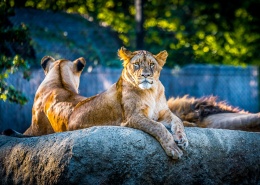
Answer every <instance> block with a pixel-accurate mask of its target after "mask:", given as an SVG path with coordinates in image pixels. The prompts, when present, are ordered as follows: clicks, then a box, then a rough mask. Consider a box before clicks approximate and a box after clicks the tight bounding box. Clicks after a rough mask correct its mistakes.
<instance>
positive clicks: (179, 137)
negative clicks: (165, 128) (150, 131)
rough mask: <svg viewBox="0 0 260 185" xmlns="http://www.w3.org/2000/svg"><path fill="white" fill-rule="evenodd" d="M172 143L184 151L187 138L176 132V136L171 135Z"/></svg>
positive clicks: (183, 134)
mask: <svg viewBox="0 0 260 185" xmlns="http://www.w3.org/2000/svg"><path fill="white" fill-rule="evenodd" d="M173 138H174V141H175V142H176V144H177V145H178V146H179V147H181V148H182V149H186V148H187V147H188V145H189V142H188V139H187V136H186V134H185V133H184V132H180V131H179V132H177V133H176V134H174V135H173Z"/></svg>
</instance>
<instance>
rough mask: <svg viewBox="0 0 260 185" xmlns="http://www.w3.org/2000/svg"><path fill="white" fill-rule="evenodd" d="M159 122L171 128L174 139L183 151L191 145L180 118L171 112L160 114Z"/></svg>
mask: <svg viewBox="0 0 260 185" xmlns="http://www.w3.org/2000/svg"><path fill="white" fill-rule="evenodd" d="M159 121H160V122H161V123H162V124H163V125H164V126H165V127H166V128H170V129H171V132H172V134H173V138H174V140H175V142H176V143H177V144H178V146H180V147H182V148H183V149H185V148H187V147H188V145H189V143H188V139H187V136H186V134H185V130H184V126H183V123H182V121H181V119H180V118H178V117H177V116H176V115H174V114H173V113H172V112H171V111H170V110H167V111H162V112H161V113H160V117H159Z"/></svg>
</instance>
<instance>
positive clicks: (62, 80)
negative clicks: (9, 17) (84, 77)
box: [24, 48, 188, 159]
mask: <svg viewBox="0 0 260 185" xmlns="http://www.w3.org/2000/svg"><path fill="white" fill-rule="evenodd" d="M118 56H119V57H120V59H122V60H123V65H124V69H123V71H122V74H121V76H120V78H119V80H118V81H117V82H116V83H115V84H113V85H112V86H111V87H110V88H109V89H108V90H107V91H105V92H103V93H101V94H98V95H96V96H93V97H90V98H85V97H82V96H80V95H78V94H77V90H78V89H77V88H78V85H79V78H80V73H81V70H79V71H78V70H77V69H78V68H77V66H82V65H85V61H84V60H83V59H82V58H81V59H77V60H75V61H74V62H70V61H67V60H57V61H55V60H54V59H52V58H51V57H45V58H43V62H42V65H43V68H44V70H45V74H46V77H45V79H44V80H43V82H42V84H41V85H40V87H39V88H38V90H37V92H36V95H35V100H34V105H33V110H32V112H33V117H32V124H31V126H30V127H29V128H28V130H27V131H26V132H25V133H24V134H26V135H34V136H36V135H43V134H49V133H54V132H63V131H68V130H76V129H82V128H88V127H91V126H102V125H117V126H120V125H121V126H126V127H131V128H136V129H140V130H142V131H144V132H147V133H149V134H151V135H152V136H154V137H155V138H156V139H157V140H158V141H159V142H160V144H161V145H162V147H163V149H164V150H165V152H166V154H167V155H169V156H171V157H172V158H174V159H177V158H179V157H181V155H182V150H180V148H179V147H178V146H180V147H182V148H185V147H187V146H188V141H187V138H186V135H185V132H184V127H183V123H182V121H181V120H180V119H179V118H178V117H177V116H175V115H174V114H173V113H172V112H171V111H170V109H169V108H168V105H167V102H166V98H165V94H164V86H163V85H162V83H161V82H160V81H159V75H160V71H161V69H162V67H163V65H164V63H165V61H166V58H167V56H168V54H167V52H166V51H162V52H160V53H159V54H157V55H153V54H151V53H150V52H147V51H135V52H131V51H128V50H126V49H125V48H121V49H120V50H119V51H118ZM136 63H138V65H139V66H138V69H137V68H135V67H136V66H134V64H136ZM151 63H152V65H151ZM143 73H145V75H143V76H142V74H143ZM148 73H150V74H148ZM148 76H149V77H148ZM145 78H146V80H147V81H148V82H145V83H144V84H143V85H140V84H142V82H143V81H144V79H145ZM171 132H172V133H171ZM176 143H177V144H176Z"/></svg>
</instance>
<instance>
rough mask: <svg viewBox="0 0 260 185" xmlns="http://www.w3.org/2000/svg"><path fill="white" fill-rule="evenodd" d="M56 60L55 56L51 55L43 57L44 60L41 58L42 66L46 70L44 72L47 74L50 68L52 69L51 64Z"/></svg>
mask: <svg viewBox="0 0 260 185" xmlns="http://www.w3.org/2000/svg"><path fill="white" fill-rule="evenodd" d="M54 62H55V59H54V58H52V57H51V56H45V57H43V58H42V60H41V66H42V68H43V70H44V73H45V75H46V74H47V73H48V72H49V70H50V66H51V65H50V64H51V63H54Z"/></svg>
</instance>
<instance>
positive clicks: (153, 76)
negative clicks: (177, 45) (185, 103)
mask: <svg viewBox="0 0 260 185" xmlns="http://www.w3.org/2000/svg"><path fill="white" fill-rule="evenodd" d="M118 56H119V57H120V59H121V60H123V61H124V63H123V65H124V70H123V76H124V78H125V79H126V80H127V81H128V82H130V83H131V84H133V85H134V86H137V87H139V88H140V89H150V88H151V87H152V86H153V84H154V83H155V82H156V81H157V80H158V79H159V76H160V71H161V69H162V67H163V65H164V64H165V62H166V58H167V56H168V53H167V51H161V52H160V53H159V54H157V55H153V54H152V53H150V52H148V51H144V50H140V51H134V52H131V51H128V50H126V49H125V48H124V47H122V48H121V49H119V50H118Z"/></svg>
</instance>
